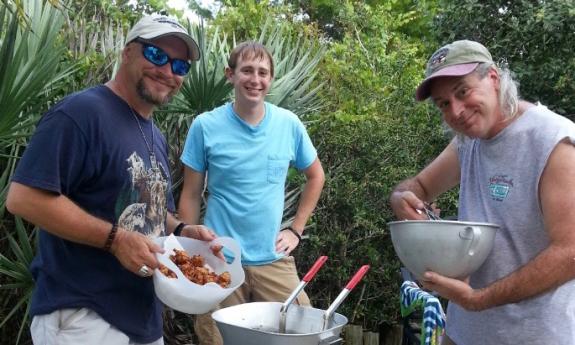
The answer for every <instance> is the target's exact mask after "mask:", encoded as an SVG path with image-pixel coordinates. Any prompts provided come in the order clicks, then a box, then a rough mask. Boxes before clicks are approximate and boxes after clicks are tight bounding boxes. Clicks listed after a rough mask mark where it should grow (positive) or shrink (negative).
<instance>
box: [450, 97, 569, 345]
mask: <svg viewBox="0 0 575 345" xmlns="http://www.w3.org/2000/svg"><path fill="white" fill-rule="evenodd" d="M565 138H569V139H570V141H571V142H572V143H575V124H574V123H573V122H571V121H569V120H568V119H566V118H564V117H562V116H559V115H557V114H555V113H553V112H552V111H550V110H548V109H547V108H546V107H544V106H542V105H538V106H536V107H531V108H529V109H528V110H527V111H526V112H525V113H524V114H523V115H522V116H520V117H519V118H517V119H516V120H515V121H513V122H512V123H511V124H510V125H509V126H507V127H506V128H505V129H503V130H502V131H501V132H500V133H498V134H497V135H496V136H495V137H494V138H492V139H489V140H479V139H469V138H465V139H462V140H459V139H458V151H459V153H458V154H459V161H460V165H461V181H460V192H459V194H460V195H459V220H464V221H481V222H489V223H494V224H498V225H500V227H501V228H500V229H499V230H498V232H497V235H496V237H495V244H494V247H493V250H492V251H491V254H490V255H489V256H488V258H487V260H486V261H485V263H484V264H483V265H482V266H481V267H480V268H479V270H478V271H477V272H475V273H474V274H473V275H472V276H471V280H470V283H471V286H473V287H474V288H481V287H484V286H487V285H489V284H490V283H492V282H494V281H495V280H498V279H501V278H502V277H504V276H506V275H508V274H509V273H511V272H514V271H516V270H517V269H518V268H520V267H521V266H523V265H525V264H527V263H528V262H529V261H530V260H531V259H532V258H534V257H535V256H537V254H538V253H540V252H541V251H542V250H543V249H545V248H546V247H547V246H548V244H549V238H548V236H547V232H546V231H545V227H544V224H543V215H542V212H541V207H540V203H539V197H538V187H539V180H540V178H541V174H542V172H543V169H544V168H545V165H546V164H547V160H548V159H549V156H550V154H551V152H552V151H553V149H554V148H555V146H556V145H557V144H558V143H559V142H560V141H561V140H563V139H565ZM571 197H572V196H571ZM574 227H575V224H574ZM574 231H575V228H574ZM447 334H448V336H449V337H450V338H451V339H452V340H453V341H454V342H455V343H456V344H458V345H475V344H477V345H492V344H493V345H505V344H537V345H547V344H550V345H551V344H561V345H569V344H575V281H573V280H572V281H570V282H568V283H566V284H564V285H562V286H560V287H559V288H557V289H554V290H552V291H549V292H547V293H545V294H543V295H539V296H537V297H535V298H531V299H527V300H524V301H521V302H519V303H513V304H507V305H504V306H500V307H496V308H491V309H488V310H485V311H482V312H469V311H465V310H464V309H463V308H461V307H460V306H458V305H457V304H455V303H450V304H449V306H448V312H447Z"/></svg>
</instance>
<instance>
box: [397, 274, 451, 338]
mask: <svg viewBox="0 0 575 345" xmlns="http://www.w3.org/2000/svg"><path fill="white" fill-rule="evenodd" d="M418 307H423V321H422V325H421V345H439V343H440V342H439V336H440V335H442V334H443V330H444V329H445V313H444V312H443V308H442V307H441V303H439V299H437V297H435V296H433V295H431V294H429V293H428V292H425V291H423V290H421V289H420V288H419V286H417V284H415V283H414V282H412V281H405V282H403V284H401V315H402V316H407V315H409V314H411V313H412V312H413V311H414V310H415V309H416V308H418Z"/></svg>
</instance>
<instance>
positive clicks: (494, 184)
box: [489, 175, 513, 201]
mask: <svg viewBox="0 0 575 345" xmlns="http://www.w3.org/2000/svg"><path fill="white" fill-rule="evenodd" d="M511 187H513V179H511V178H509V177H507V175H495V176H492V177H491V178H490V179H489V193H490V194H491V198H492V199H493V200H495V201H503V200H505V198H507V195H508V194H509V192H510V191H511Z"/></svg>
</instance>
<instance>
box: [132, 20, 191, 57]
mask: <svg viewBox="0 0 575 345" xmlns="http://www.w3.org/2000/svg"><path fill="white" fill-rule="evenodd" d="M164 36H176V37H178V38H180V39H181V40H183V41H184V42H186V45H187V46H188V57H189V59H190V60H192V61H196V60H199V59H200V48H199V47H198V44H197V43H196V41H194V39H193V38H192V36H190V35H189V34H188V31H187V30H186V29H185V28H184V27H183V26H182V25H181V24H180V23H178V21H177V20H176V19H174V18H171V17H167V16H160V15H155V16H146V17H143V18H142V19H140V20H139V21H138V22H137V23H136V25H134V26H133V27H132V29H130V32H128V36H126V44H128V43H130V42H132V41H133V40H135V39H136V38H143V39H146V40H151V39H154V38H158V37H164Z"/></svg>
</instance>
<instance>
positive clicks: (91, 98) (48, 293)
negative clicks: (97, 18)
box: [6, 16, 215, 345]
mask: <svg viewBox="0 0 575 345" xmlns="http://www.w3.org/2000/svg"><path fill="white" fill-rule="evenodd" d="M199 55H200V54H199V49H198V46H197V45H196V42H194V40H193V39H192V38H191V37H190V36H189V35H188V33H187V30H186V29H184V28H183V27H182V26H181V25H180V24H178V23H177V22H176V21H175V20H173V19H171V18H168V17H164V16H154V17H145V18H143V19H141V20H140V21H139V22H138V23H136V25H135V26H134V27H133V28H132V29H131V30H130V32H129V33H128V35H127V40H126V46H125V47H124V49H123V51H122V56H121V59H122V61H121V66H120V68H119V70H118V72H117V74H116V76H115V77H114V78H113V79H112V80H111V81H109V82H108V83H106V84H105V85H98V86H95V87H91V88H88V89H86V90H83V91H80V92H78V93H75V94H73V95H70V96H68V97H66V98H64V99H63V100H62V101H60V102H59V103H58V104H56V105H55V106H54V107H52V108H51V109H50V110H49V111H48V112H47V113H46V114H44V116H43V117H42V119H41V120H40V122H39V124H38V127H37V130H36V132H35V133H34V135H33V137H32V138H31V140H30V143H29V145H28V147H27V148H26V151H25V152H24V154H23V156H22V158H21V160H20V162H19V164H18V167H17V169H16V171H15V173H14V176H13V178H12V183H11V185H10V190H9V193H8V197H7V203H6V205H7V208H8V210H9V211H10V212H12V213H14V214H16V215H19V216H21V217H23V218H25V219H26V220H28V221H30V222H32V223H34V224H36V225H37V226H38V227H39V228H40V232H39V246H38V253H37V255H36V257H35V258H34V261H33V262H32V265H31V268H30V269H31V272H32V275H33V277H34V280H35V283H36V287H35V290H34V293H33V296H32V305H31V310H30V313H31V315H32V317H33V319H32V326H31V333H32V338H33V341H34V343H35V344H59V345H62V344H64V345H67V344H74V345H76V344H83V345H86V344H94V345H96V344H114V345H120V344H121V345H128V344H155V345H159V344H163V338H162V333H163V332H162V305H161V303H160V302H159V301H158V299H157V298H156V296H155V294H154V286H153V281H152V279H151V275H152V274H153V271H154V269H156V268H157V267H158V262H157V260H156V256H155V254H156V253H157V252H160V251H161V250H162V249H161V248H160V247H159V246H158V245H157V244H156V243H155V242H154V238H156V237H158V236H162V235H165V234H169V233H171V232H173V231H174V230H176V232H177V233H178V234H180V235H182V236H190V237H194V238H197V239H201V240H207V241H209V240H212V239H214V238H215V235H214V234H213V232H211V231H210V230H208V229H207V228H205V227H204V226H190V225H183V223H181V222H179V221H178V220H177V219H176V218H175V217H174V216H173V215H172V214H171V212H174V211H175V207H174V201H173V197H172V195H171V192H170V190H171V180H170V175H169V162H168V155H167V144H166V140H165V138H164V136H163V135H162V134H161V133H160V131H159V130H158V128H157V127H156V126H155V125H154V123H153V119H152V113H153V111H154V109H155V107H156V106H159V105H162V104H165V103H167V102H169V101H170V99H171V98H172V96H174V95H175V94H176V93H177V92H178V90H179V89H180V87H181V85H182V82H183V79H184V76H185V75H186V73H187V72H188V71H189V69H190V63H191V61H194V60H198V59H199V57H200V56H199Z"/></svg>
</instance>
